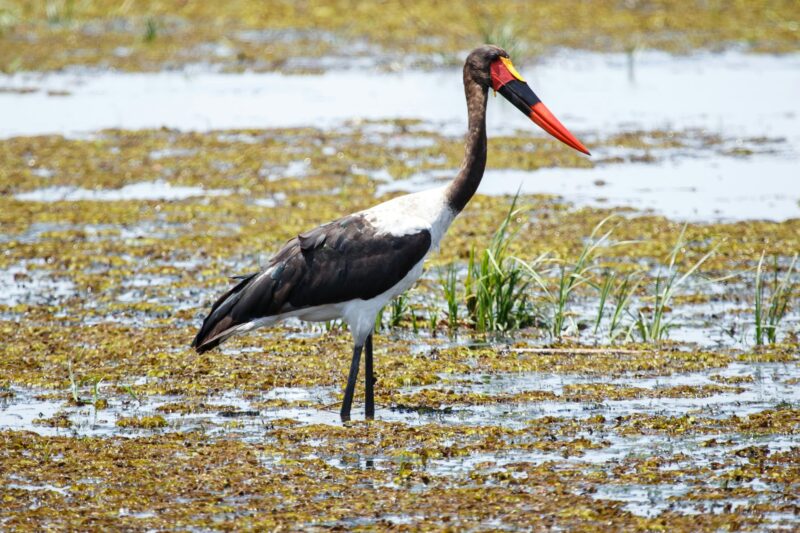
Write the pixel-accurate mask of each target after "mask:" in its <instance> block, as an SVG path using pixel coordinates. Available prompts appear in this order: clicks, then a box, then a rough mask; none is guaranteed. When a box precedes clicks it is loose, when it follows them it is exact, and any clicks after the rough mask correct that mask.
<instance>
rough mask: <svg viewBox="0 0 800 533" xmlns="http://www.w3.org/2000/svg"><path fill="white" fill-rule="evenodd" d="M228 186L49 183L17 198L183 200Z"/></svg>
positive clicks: (213, 193)
mask: <svg viewBox="0 0 800 533" xmlns="http://www.w3.org/2000/svg"><path fill="white" fill-rule="evenodd" d="M230 192H231V191H227V190H206V189H203V188H202V187H185V186H176V185H171V184H169V183H167V182H165V181H149V182H141V183H134V184H131V185H126V186H124V187H121V188H119V189H94V190H90V189H82V188H80V187H48V188H45V189H37V190H34V191H29V192H24V193H19V194H16V195H15V196H14V198H16V199H17V200H22V201H26V202H80V201H87V200H88V201H94V202H115V201H124V200H185V199H186V198H192V197H194V196H224V195H226V194H230Z"/></svg>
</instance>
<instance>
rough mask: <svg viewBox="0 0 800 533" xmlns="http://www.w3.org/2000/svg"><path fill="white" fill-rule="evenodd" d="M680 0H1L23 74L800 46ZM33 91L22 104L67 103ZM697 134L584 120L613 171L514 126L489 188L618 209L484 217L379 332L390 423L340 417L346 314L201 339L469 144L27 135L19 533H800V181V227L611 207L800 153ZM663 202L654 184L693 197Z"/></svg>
mask: <svg viewBox="0 0 800 533" xmlns="http://www.w3.org/2000/svg"><path fill="white" fill-rule="evenodd" d="M256 4H257V5H256ZM677 4H678V3H676V2H671V1H659V2H644V1H642V2H639V1H636V2H624V3H620V2H591V3H585V2H576V3H574V4H570V5H569V6H566V7H565V6H564V3H561V2H559V3H555V2H538V3H536V4H535V5H528V4H527V3H526V4H525V5H524V6H523V5H522V3H515V2H512V3H504V4H497V5H494V6H492V7H480V8H478V7H473V4H472V3H464V4H463V5H464V6H469V7H465V8H464V9H459V8H458V4H452V3H451V4H448V5H450V6H451V7H449V8H448V9H444V7H443V6H444V5H445V4H438V3H427V2H418V3H413V4H408V3H400V4H374V5H373V4H364V3H360V4H358V7H354V6H353V5H350V3H347V2H322V3H299V4H297V3H284V2H258V3H254V2H249V1H246V0H241V1H235V2H229V3H226V7H225V9H218V6H216V4H211V3H204V2H177V3H173V2H159V1H151V2H129V1H115V2H110V1H108V2H107V1H104V0H96V1H89V0H74V1H70V0H63V1H61V0H53V1H47V2H40V3H27V2H16V1H15V0H0V58H2V61H3V62H4V63H3V64H0V68H2V69H4V70H6V71H9V72H10V71H15V70H20V69H22V70H37V71H48V70H53V69H65V68H66V69H76V68H84V67H91V68H109V67H110V68H117V69H123V70H131V71H140V70H161V69H164V68H189V66H191V68H198V67H197V65H198V64H202V65H204V66H203V68H212V69H224V70H230V71H236V72H238V71H242V70H277V71H281V72H285V71H302V72H308V71H317V70H327V69H331V71H333V70H335V68H339V67H341V66H342V65H344V66H347V67H348V68H365V65H366V68H369V69H374V68H379V69H381V68H383V69H389V70H391V69H397V68H408V67H409V66H411V67H414V68H425V69H436V68H439V67H440V66H441V65H451V64H455V63H456V62H457V61H460V57H461V56H460V51H461V50H463V49H464V48H466V47H470V46H472V45H473V44H474V43H475V42H476V40H480V39H482V38H489V37H494V38H503V39H508V40H513V41H515V42H517V43H518V46H519V50H518V51H517V53H518V54H524V55H528V56H533V55H536V54H538V53H541V52H543V51H545V50H548V49H551V48H553V47H567V48H574V49H589V50H594V51H619V50H628V49H631V47H646V48H656V49H661V50H664V51H667V52H670V53H675V52H678V53H690V52H692V51H695V50H697V49H698V48H702V49H704V50H717V49H719V48H722V47H730V46H734V47H743V48H745V49H746V50H747V51H748V53H761V52H781V53H789V56H787V57H790V58H793V57H795V55H796V52H797V42H798V40H797V36H798V21H800V10H798V7H797V4H796V3H793V2H778V1H770V2H731V3H725V4H724V5H723V4H722V3H717V2H702V3H696V4H695V3H692V6H694V8H693V9H686V8H685V7H684V6H685V4H684V3H680V6H681V7H680V8H678V7H676V6H677ZM376 6H377V7H376ZM374 9H380V12H379V13H376V12H374V11H372V10H374ZM523 9H527V11H526V12H525V13H526V14H525V17H524V19H525V20H526V21H530V22H531V24H533V27H524V28H520V27H518V26H517V22H515V21H518V20H522V18H520V15H519V13H522V12H523ZM396 10H397V11H396ZM343 13H347V14H348V16H347V17H345V16H343ZM481 20H482V21H484V23H483V24H481V23H479V22H478V21H481ZM486 21H489V22H491V24H489V23H487V22H486ZM511 21H514V22H511ZM320 28H324V30H325V31H324V32H320V31H318V30H319V29H320ZM431 35H435V36H436V37H430V38H423V37H424V36H431ZM621 36H624V37H621ZM265 43H267V44H269V46H266V45H265ZM354 43H356V44H354ZM564 53H565V54H567V56H568V55H569V54H570V53H571V52H569V51H566V52H564ZM576 53H577V52H576ZM792 53H794V55H793V54H792ZM665 57H669V56H665ZM777 57H778V58H780V57H783V56H777ZM309 58H313V61H312V60H309ZM342 58H345V59H344V60H343V59H342ZM358 58H366V59H367V60H368V61H367V62H366V63H363V64H361V63H358V61H356V59H358ZM300 59H306V60H305V61H300ZM331 65H333V66H331ZM359 65H360V66H359ZM621 73H622V76H625V71H624V68H623V69H622V70H621ZM334 74H335V73H334ZM15 80H16V78H14V77H13V76H7V77H5V78H3V81H0V98H9V99H23V98H30V97H32V96H33V95H35V94H37V93H38V92H42V91H45V89H41V88H40V87H39V86H38V85H36V84H34V85H32V86H30V87H29V90H28V91H23V90H19V89H18V88H19V87H23V86H22V85H19V84H15V83H16V81H15ZM4 87H8V88H16V89H14V90H13V91H12V90H11V89H9V90H8V91H6V92H2V91H3V88H4ZM75 90H78V89H77V86H76V88H75ZM454 97H458V98H461V97H462V95H461V94H460V93H459V94H457V95H454ZM47 98H51V99H69V98H70V96H69V95H68V94H67V95H64V94H54V95H50V96H47ZM14 101H19V100H14ZM792 106H793V107H792ZM795 108H796V104H790V109H795ZM798 112H800V110H798ZM789 114H791V113H789ZM776 117H777V118H776ZM703 119H704V120H707V121H708V122H709V124H708V125H707V127H696V126H695V125H690V124H683V123H682V122H681V120H680V118H679V117H678V118H676V119H675V120H676V122H675V124H673V125H672V126H670V127H664V125H663V124H657V125H650V126H648V125H646V124H644V125H643V124H640V123H637V124H614V125H613V127H612V126H610V127H608V128H603V129H601V128H593V127H591V128H590V127H587V128H586V130H585V131H583V132H581V135H580V136H581V137H582V138H586V139H589V141H590V142H587V144H588V145H591V146H590V148H591V149H592V152H593V153H595V154H596V155H595V157H593V158H592V159H586V158H582V157H580V156H578V155H576V154H573V153H572V152H571V151H568V150H566V149H564V148H563V147H562V146H561V145H559V144H558V143H557V142H556V141H550V140H548V139H546V138H544V137H542V136H540V135H538V134H537V133H536V132H534V131H532V130H529V129H524V130H519V131H517V130H512V131H509V130H507V129H506V130H502V131H499V132H498V133H497V134H495V135H492V133H491V132H490V141H489V161H488V167H489V168H490V169H493V170H496V171H508V172H512V171H513V172H518V173H520V175H524V176H526V178H525V179H526V180H527V181H526V183H530V182H533V183H537V180H539V181H541V180H544V179H545V178H543V177H542V176H552V175H553V174H545V172H557V171H559V170H564V171H566V170H569V169H577V170H581V171H585V172H590V173H593V174H590V176H592V178H591V181H590V184H591V191H592V192H591V194H592V197H593V198H594V200H593V201H592V202H585V201H582V200H581V199H580V198H578V195H574V196H571V195H570V194H571V193H569V192H564V193H563V194H529V193H520V194H519V195H514V194H513V191H510V192H511V193H512V194H479V195H478V196H476V197H475V199H474V200H473V201H472V202H471V203H470V205H469V206H468V207H467V209H466V211H465V212H464V213H463V214H462V215H461V217H460V218H459V219H457V221H456V222H455V223H454V225H453V227H452V229H451V231H450V233H449V234H448V236H446V237H445V240H444V241H443V243H442V248H441V250H440V251H439V252H438V253H436V254H435V255H434V256H433V257H432V258H431V261H429V263H428V264H427V267H426V273H425V274H424V276H423V278H422V279H421V280H420V282H419V283H418V284H417V285H416V286H415V287H414V288H413V289H412V290H411V291H409V293H408V294H406V295H404V296H403V297H401V298H399V299H398V300H396V301H395V302H393V303H392V304H391V305H389V306H387V308H386V309H384V311H383V316H382V317H379V324H378V328H377V335H378V336H379V337H380V341H379V342H377V343H376V354H375V355H376V374H377V378H378V381H377V384H376V395H377V399H376V400H377V407H378V409H377V413H376V418H377V419H376V421H374V422H364V421H361V420H360V419H359V418H360V416H359V415H360V404H359V403H358V402H356V406H355V409H354V418H356V419H357V420H355V421H353V422H350V423H347V424H344V425H343V424H341V423H340V422H339V418H338V402H339V401H340V400H341V396H342V390H341V389H340V387H341V386H342V384H343V383H344V377H345V376H346V373H347V370H348V366H349V357H348V355H347V354H348V352H349V350H350V348H351V344H350V342H351V341H350V338H349V335H348V332H347V331H346V329H345V328H344V327H343V326H342V325H341V324H338V323H328V324H313V325H310V324H302V323H299V322H291V321H290V322H287V323H286V324H283V325H281V326H278V327H274V328H271V329H269V330H264V331H260V332H258V333H256V334H251V335H248V336H245V337H241V338H237V339H235V340H232V341H231V342H230V343H228V344H226V346H225V347H224V348H223V349H222V350H215V351H211V352H208V353H204V354H202V355H198V354H196V353H195V352H194V351H192V350H190V349H189V347H188V345H189V342H190V341H191V339H192V337H193V335H194V333H195V331H196V328H197V326H198V324H199V321H200V320H201V319H202V316H203V312H204V311H205V309H206V307H207V304H209V303H210V302H211V300H212V299H213V298H214V297H215V296H216V295H217V294H218V293H219V292H220V290H222V289H223V288H225V287H227V286H228V285H229V283H230V280H229V279H228V278H229V276H231V275H236V274H244V273H247V272H250V271H253V270H254V269H258V268H259V266H260V265H262V264H264V262H265V260H266V259H267V258H268V257H269V255H270V254H271V252H272V251H274V250H276V249H277V248H278V247H279V246H280V245H281V244H282V243H283V242H285V241H286V240H287V239H289V238H291V237H292V236H294V235H296V234H297V233H298V232H301V231H303V230H306V229H308V228H310V227H313V226H315V225H317V224H319V223H322V222H326V221H328V220H331V219H333V218H336V217H337V216H340V215H341V214H344V213H349V212H352V211H356V210H359V209H362V208H366V207H368V206H370V205H373V204H374V203H375V202H377V201H379V200H381V199H387V198H389V197H391V196H393V195H395V194H400V193H401V191H402V190H404V189H405V188H408V187H409V186H410V185H413V186H415V187H416V186H431V185H435V184H436V183H440V182H441V180H442V179H447V178H449V177H450V176H451V175H452V174H453V173H454V172H455V171H456V169H457V167H458V165H459V162H460V158H461V156H462V152H463V140H462V138H461V137H460V135H459V134H458V131H450V129H449V128H445V127H442V124H440V123H436V122H431V121H425V120H419V119H417V118H408V117H398V118H396V119H386V120H383V119H363V118H359V117H353V118H352V120H349V121H346V122H342V123H336V124H334V125H331V126H319V125H313V124H309V125H305V126H298V127H281V126H271V125H269V124H265V125H264V127H262V128H258V129H204V130H197V131H193V130H189V129H185V128H171V127H164V128H160V129H122V128H120V129H104V130H101V131H91V132H82V133H79V134H75V133H67V132H62V131H51V132H48V133H44V134H41V135H31V136H18V135H17V136H7V137H5V138H3V139H0V228H2V232H0V243H1V244H0V250H2V253H0V293H2V297H1V298H0V339H2V344H3V347H2V355H1V356H0V528H1V529H4V530H35V529H43V528H44V529H48V528H50V529H72V530H87V529H109V528H110V529H133V530H146V529H179V530H189V529H194V530H214V529H307V530H321V529H348V530H349V529H356V530H358V529H396V530H431V529H433V530H465V529H473V530H497V529H536V528H560V529H574V530H597V529H612V530H613V529H617V530H643V531H644V530H646V531H655V530H669V531H681V530H684V531H697V530H708V531H718V530H764V529H779V530H794V529H796V528H797V527H798V516H800V494H798V487H800V478H798V475H799V473H800V389H798V383H800V367H798V362H799V361H798V359H799V358H800V339H798V333H800V314H798V312H799V310H798V295H800V277H799V276H798V272H797V264H796V258H797V253H798V251H800V204H797V200H798V198H800V194H797V188H796V187H795V188H791V187H790V186H787V190H786V191H784V194H785V196H786V197H788V198H790V199H793V201H794V202H795V207H796V209H795V210H794V211H791V209H790V210H789V211H788V212H789V213H790V215H791V214H793V216H771V213H772V212H771V209H772V204H771V203H770V202H771V201H772V200H771V198H767V197H765V199H760V198H759V199H756V200H757V201H760V202H761V203H760V204H758V205H759V206H760V207H759V208H760V209H762V211H760V213H761V216H755V217H735V218H726V217H716V216H714V214H713V211H711V210H710V209H709V210H708V211H704V212H703V213H706V214H703V213H701V214H700V215H698V216H697V217H695V218H693V219H691V220H689V221H686V220H682V219H680V218H676V217H670V216H667V214H665V213H663V212H660V211H659V210H657V209H646V208H644V207H643V205H639V204H637V202H632V203H627V204H619V203H616V202H615V201H613V200H608V198H605V199H604V195H605V191H607V190H608V189H609V184H608V181H607V180H609V179H611V178H609V176H613V175H614V174H615V173H617V172H621V169H624V168H626V167H627V166H631V165H642V167H636V168H650V167H652V168H662V169H663V168H666V169H669V168H670V167H669V165H670V164H671V163H672V162H674V161H694V162H699V163H700V164H707V165H708V166H709V167H714V166H721V167H722V168H726V167H725V165H726V164H727V163H731V162H733V163H752V164H753V165H759V164H762V163H764V164H767V163H769V162H771V161H774V160H786V161H788V162H789V163H790V164H794V163H796V161H797V154H798V151H797V150H798V142H800V139H799V138H798V136H797V134H796V133H794V134H793V133H792V132H791V131H789V132H788V133H786V132H785V131H783V130H780V131H776V130H772V129H769V128H766V127H762V125H761V123H758V122H757V121H754V122H755V123H756V127H755V129H752V130H744V131H742V130H735V128H719V127H717V124H716V123H714V119H713V118H709V117H705V116H704V117H703ZM784 119H786V120H791V117H789V118H787V116H786V114H782V115H775V116H768V117H766V118H765V119H764V120H768V121H773V120H784ZM522 127H524V124H523V125H522V126H520V128H522ZM759 128H761V129H759ZM555 176H556V178H555V179H558V178H557V176H558V175H557V174H555ZM751 178H752V179H757V176H751ZM491 179H492V175H487V178H486V180H487V181H488V180H491ZM548 179H550V178H548ZM708 179H709V180H711V177H710V176H708ZM739 179H742V177H741V176H740V177H739ZM715 183H716V182H715ZM721 183H722V184H721V185H717V187H721V188H724V187H725V186H726V183H728V182H721ZM787 183H788V182H787ZM487 185H489V183H487ZM657 185H658V184H654V183H650V182H648V181H647V178H643V184H642V185H641V186H637V188H635V191H634V192H635V194H639V190H640V189H641V190H643V191H647V190H651V189H655V190H656V194H664V195H667V196H669V195H670V194H671V193H672V192H671V191H670V190H669V189H665V190H664V192H661V193H659V191H660V190H661V189H658V188H657ZM565 191H572V189H566V188H565ZM505 192H508V191H505ZM723 192H724V191H723ZM793 195H794V196H793ZM731 198H733V199H735V198H734V196H733V195H731ZM678 201H680V200H678ZM708 213H710V214H708ZM358 397H359V396H358V395H357V398H358Z"/></svg>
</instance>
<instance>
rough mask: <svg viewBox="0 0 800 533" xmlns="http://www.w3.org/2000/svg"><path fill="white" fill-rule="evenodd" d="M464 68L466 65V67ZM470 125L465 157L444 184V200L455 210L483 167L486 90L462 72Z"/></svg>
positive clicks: (474, 188) (466, 199)
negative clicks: (445, 195)
mask: <svg viewBox="0 0 800 533" xmlns="http://www.w3.org/2000/svg"><path fill="white" fill-rule="evenodd" d="M465 70H466V69H465ZM464 92H465V93H466V96H467V114H468V116H469V128H468V130H467V142H466V147H465V150H464V160H463V161H462V163H461V168H460V169H459V171H458V175H457V176H456V177H455V179H453V181H452V182H451V183H450V185H449V186H448V187H447V201H448V203H449V204H450V208H451V209H453V210H454V211H455V212H456V213H458V212H460V211H461V210H462V209H464V206H466V205H467V202H469V200H470V198H472V196H473V195H474V194H475V191H477V190H478V185H480V183H481V178H483V171H484V169H486V99H487V94H488V90H487V89H486V88H485V87H482V86H481V85H480V84H478V83H477V82H476V81H474V80H473V79H472V77H471V76H469V75H468V74H467V72H466V71H465V72H464Z"/></svg>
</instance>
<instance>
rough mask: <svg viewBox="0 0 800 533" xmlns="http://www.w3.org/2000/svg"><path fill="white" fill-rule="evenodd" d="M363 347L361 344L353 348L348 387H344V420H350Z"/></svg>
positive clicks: (342, 411)
mask: <svg viewBox="0 0 800 533" xmlns="http://www.w3.org/2000/svg"><path fill="white" fill-rule="evenodd" d="M361 348H362V347H361V346H356V347H355V348H353V360H352V361H351V362H350V374H349V375H348V376H347V387H346V388H345V389H344V400H342V410H341V411H340V413H339V414H340V415H341V417H342V422H347V421H348V420H350V407H351V406H352V405H353V393H354V392H355V390H356V380H357V379H358V366H359V365H360V364H361Z"/></svg>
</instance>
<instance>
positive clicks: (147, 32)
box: [144, 17, 158, 43]
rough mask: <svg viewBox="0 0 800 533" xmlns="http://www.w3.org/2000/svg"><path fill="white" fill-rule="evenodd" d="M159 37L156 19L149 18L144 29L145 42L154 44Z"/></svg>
mask: <svg viewBox="0 0 800 533" xmlns="http://www.w3.org/2000/svg"><path fill="white" fill-rule="evenodd" d="M157 37H158V23H157V22H156V20H155V19H154V18H152V17H151V18H148V19H147V21H146V22H145V27H144V42H146V43H152V42H154V41H155V40H156V38H157Z"/></svg>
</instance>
